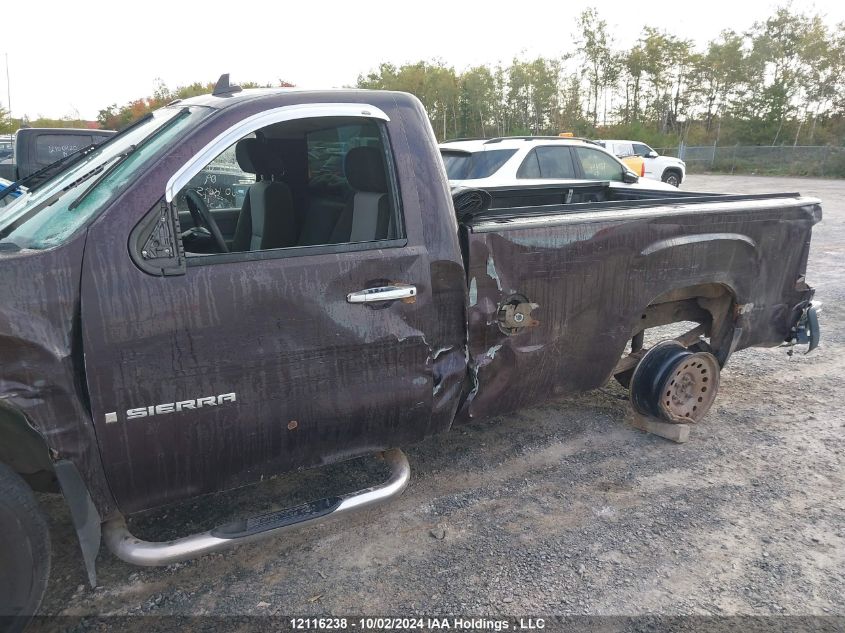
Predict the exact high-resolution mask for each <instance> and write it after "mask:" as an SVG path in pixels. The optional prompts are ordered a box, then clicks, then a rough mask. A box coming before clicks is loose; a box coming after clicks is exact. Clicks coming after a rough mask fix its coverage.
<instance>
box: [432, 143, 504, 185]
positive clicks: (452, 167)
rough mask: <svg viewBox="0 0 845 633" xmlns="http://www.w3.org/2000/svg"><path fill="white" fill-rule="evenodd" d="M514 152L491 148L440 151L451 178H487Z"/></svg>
mask: <svg viewBox="0 0 845 633" xmlns="http://www.w3.org/2000/svg"><path fill="white" fill-rule="evenodd" d="M514 154H516V150H515V149H491V150H487V151H486V152H475V153H470V152H461V151H449V150H442V151H441V152H440V155H441V156H443V163H444V164H445V165H446V174H447V175H448V177H449V180H474V179H476V178H487V177H488V176H492V175H493V174H494V173H496V170H498V169H499V167H501V166H502V165H504V164H505V163H506V162H507V160H508V159H509V158H510V157H511V156H513V155H514Z"/></svg>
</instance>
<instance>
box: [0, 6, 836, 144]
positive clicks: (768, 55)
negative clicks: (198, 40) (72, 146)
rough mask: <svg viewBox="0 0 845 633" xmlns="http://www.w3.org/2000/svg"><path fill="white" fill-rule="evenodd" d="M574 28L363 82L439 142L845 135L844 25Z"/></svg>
mask: <svg viewBox="0 0 845 633" xmlns="http://www.w3.org/2000/svg"><path fill="white" fill-rule="evenodd" d="M575 24H576V26H575V31H574V33H572V36H571V38H570V41H571V45H570V46H569V47H568V48H567V49H565V50H562V51H561V53H560V55H559V56H558V57H554V58H544V57H538V58H536V59H513V60H512V61H511V62H510V63H509V64H501V63H500V64H496V65H481V66H475V67H471V68H467V69H464V70H461V71H457V70H456V69H455V67H454V66H452V65H449V64H448V63H446V62H444V61H442V60H428V61H418V62H415V63H408V64H403V65H399V66H397V65H395V64H393V63H390V62H384V63H382V64H380V65H379V66H378V67H377V68H375V69H373V70H371V71H370V72H367V73H366V74H362V75H360V76H359V77H358V79H357V83H356V85H357V86H358V87H360V88H376V89H387V90H402V91H406V92H410V93H412V94H414V95H416V96H417V97H419V99H420V100H421V101H422V103H423V104H424V105H425V108H426V110H427V112H428V115H429V117H430V119H431V123H432V127H433V128H434V131H435V133H436V135H437V136H438V138H439V139H440V140H444V139H448V138H458V137H488V136H505V135H530V134H533V135H538V134H552V135H555V134H558V133H560V132H563V131H567V132H574V133H575V134H578V135H583V136H604V137H606V138H607V137H610V136H619V137H624V138H629V137H630V138H637V139H639V140H642V141H645V142H647V143H649V144H651V145H653V146H659V147H667V146H672V145H677V144H678V143H680V142H684V143H686V144H688V145H702V144H719V145H726V144H750V145H813V144H832V145H842V144H843V140H845V24H838V25H836V26H828V25H826V24H825V23H824V21H823V19H822V18H821V16H819V15H817V14H808V13H803V12H799V11H793V10H791V9H788V8H781V9H777V10H776V11H775V12H774V14H772V15H771V16H770V17H768V18H767V19H765V20H761V21H758V22H755V23H754V24H752V25H751V27H750V28H749V29H747V30H745V31H736V30H732V29H728V30H725V31H723V32H722V33H721V34H720V35H719V36H718V37H717V38H715V39H713V40H711V41H709V42H707V43H705V44H703V45H701V46H698V47H697V46H696V44H695V43H694V42H692V41H691V40H685V39H681V38H679V37H677V36H675V35H673V34H671V33H668V32H665V31H662V30H659V29H655V28H652V27H645V28H644V29H643V31H642V33H641V35H640V37H639V38H638V39H637V41H636V42H635V43H634V44H633V46H631V47H630V48H629V49H622V48H619V47H617V46H616V44H615V42H614V39H613V36H612V33H611V32H610V30H609V28H608V25H607V21H606V20H605V19H604V18H602V17H601V15H600V13H599V12H598V11H597V10H596V9H593V8H591V9H586V10H585V11H583V12H582V13H581V14H580V15H579V16H578V19H577V21H576V23H575ZM242 85H243V86H244V87H258V84H256V83H254V82H247V83H244V84H242ZM278 85H283V86H284V85H286V86H290V85H292V84H289V83H287V82H285V81H281V80H280V81H279V83H278ZM213 87H214V84H213V82H212V83H203V82H197V83H193V84H190V85H188V86H180V87H178V88H176V89H173V90H171V89H169V88H168V87H167V86H166V85H165V84H164V83H161V82H159V84H158V86H157V87H156V89H155V91H154V93H153V95H152V96H149V97H144V98H140V99H137V100H134V101H131V102H129V103H127V104H124V105H122V106H118V105H117V104H112V105H110V106H108V107H105V108H103V109H102V110H100V112H99V115H98V117H97V121H98V123H99V125H100V126H101V127H103V128H106V129H119V128H121V127H124V126H125V125H127V124H128V123H130V122H131V121H133V120H135V119H136V118H138V117H140V116H142V115H143V114H145V113H146V112H149V111H151V110H153V109H155V108H158V107H160V106H162V105H164V104H166V103H168V102H170V101H172V100H174V99H184V98H187V97H191V96H194V95H198V94H206V93H208V92H211V90H212V89H213ZM3 114H4V113H3V112H2V111H0V120H2V121H5V122H6V124H5V127H6V131H9V130H14V129H16V128H17V127H19V126H20V125H21V124H29V125H31V126H33V127H36V126H39V125H45V126H51V127H52V126H55V125H65V126H67V125H71V126H72V125H79V126H83V125H85V122H83V121H77V120H74V119H73V118H65V119H61V120H49V119H40V120H35V121H26V120H23V121H21V120H15V121H11V124H9V122H8V118H7V117H5V116H2V115H3ZM0 131H1V130H0Z"/></svg>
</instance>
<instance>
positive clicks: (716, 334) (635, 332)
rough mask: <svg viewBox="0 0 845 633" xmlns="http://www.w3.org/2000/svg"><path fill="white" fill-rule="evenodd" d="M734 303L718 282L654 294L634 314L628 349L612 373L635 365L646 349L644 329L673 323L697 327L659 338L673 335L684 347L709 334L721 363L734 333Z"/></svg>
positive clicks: (729, 293)
mask: <svg viewBox="0 0 845 633" xmlns="http://www.w3.org/2000/svg"><path fill="white" fill-rule="evenodd" d="M735 305H736V299H735V295H734V292H733V291H732V290H731V289H730V288H729V287H728V286H725V285H723V284H719V283H709V284H699V285H696V286H687V287H685V288H677V289H673V290H669V291H667V292H664V293H663V294H661V295H659V296H657V297H655V298H654V299H652V300H651V302H649V304H648V305H647V306H646V307H645V308H643V310H642V311H640V312H639V313H638V314H637V316H636V317H635V322H634V323H633V324H632V327H631V338H630V341H631V346H630V350H629V352H630V353H628V354H627V355H626V356H623V357H622V359H621V360H620V361H619V363H617V365H616V367H615V368H614V370H613V375H616V376H619V375H620V374H625V373H629V372H630V371H631V370H632V369H633V367H634V366H636V364H637V362H638V361H639V359H640V358H641V357H642V355H643V354H644V353H645V351H646V350H645V348H644V345H645V344H646V341H645V332H646V330H650V329H652V328H660V327H663V326H669V325H672V324H673V323H685V322H692V323H695V324H696V327H694V328H692V329H689V330H687V331H686V332H684V333H682V334H680V335H678V334H677V333H675V332H672V333H671V334H669V335H667V336H665V337H659V338H674V339H675V340H677V341H679V342H681V343H682V344H683V345H684V346H686V347H689V346H690V345H694V344H695V343H696V342H698V341H699V339H700V338H701V337H705V338H709V347H710V349H711V350H712V352H713V354H714V355H715V356H716V358H717V360H718V361H719V364H720V365H724V364H725V362H726V361H727V359H728V356H729V355H730V352H731V342H732V340H733V336H734V318H733V316H734V313H735V308H734V306H735ZM653 342H654V341H652V343H653ZM649 344H650V343H649Z"/></svg>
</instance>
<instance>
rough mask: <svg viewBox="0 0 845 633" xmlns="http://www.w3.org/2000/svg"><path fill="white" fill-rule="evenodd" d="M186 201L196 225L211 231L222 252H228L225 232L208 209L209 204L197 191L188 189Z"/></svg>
mask: <svg viewBox="0 0 845 633" xmlns="http://www.w3.org/2000/svg"><path fill="white" fill-rule="evenodd" d="M185 202H187V203H188V211H189V212H190V213H191V219H192V220H193V221H194V226H196V227H197V228H202V227H203V226H204V227H205V228H207V229H208V230H209V231H211V236H212V237H213V238H214V242H215V243H216V244H217V248H218V249H219V250H220V252H221V253H228V252H229V247H228V246H226V240H224V239H223V234H222V233H221V232H220V227H219V226H217V222H216V221H215V220H214V216H213V215H211V211H209V210H208V205H207V204H205V200H203V199H202V196H200V195H199V194H198V193H197V192H196V191H194V190H193V189H188V191H186V192H185Z"/></svg>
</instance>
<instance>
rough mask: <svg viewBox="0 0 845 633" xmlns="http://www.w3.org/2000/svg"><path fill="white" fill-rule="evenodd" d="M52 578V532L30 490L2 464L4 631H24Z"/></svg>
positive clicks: (0, 618) (0, 627) (0, 599)
mask: <svg viewBox="0 0 845 633" xmlns="http://www.w3.org/2000/svg"><path fill="white" fill-rule="evenodd" d="M49 576H50V532H49V530H48V528H47V521H46V519H45V518H44V514H43V512H42V511H41V508H40V507H39V506H38V502H37V501H36V499H35V496H34V495H33V494H32V490H30V488H29V486H28V485H27V484H26V482H24V480H23V479H21V478H20V477H19V476H18V475H17V473H15V472H13V471H12V470H10V469H9V468H8V467H7V466H6V465H4V464H0V631H4V632H6V633H8V632H15V633H17V632H18V631H22V630H23V629H24V627H25V626H26V625H27V623H28V622H29V620H30V618H31V617H32V616H33V615H35V612H36V611H37V610H38V606H39V605H40V604H41V599H42V598H43V597H44V591H45V590H46V589H47V578H48V577H49Z"/></svg>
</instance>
